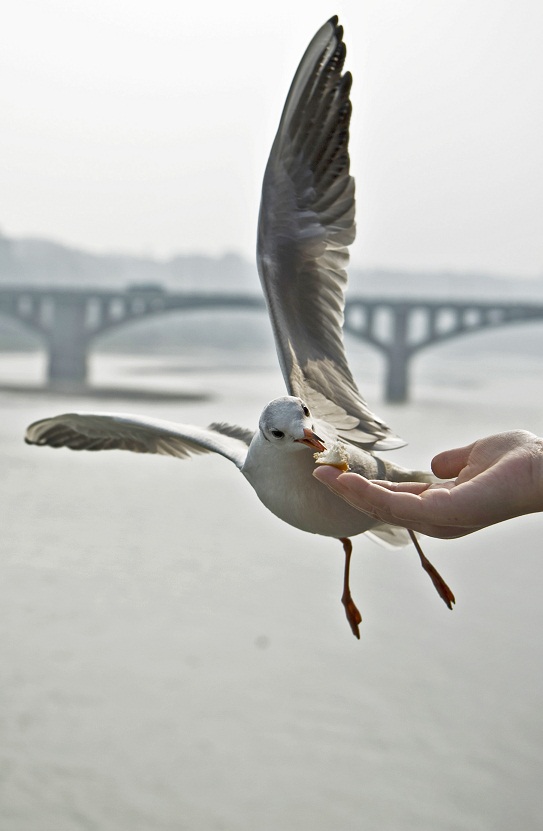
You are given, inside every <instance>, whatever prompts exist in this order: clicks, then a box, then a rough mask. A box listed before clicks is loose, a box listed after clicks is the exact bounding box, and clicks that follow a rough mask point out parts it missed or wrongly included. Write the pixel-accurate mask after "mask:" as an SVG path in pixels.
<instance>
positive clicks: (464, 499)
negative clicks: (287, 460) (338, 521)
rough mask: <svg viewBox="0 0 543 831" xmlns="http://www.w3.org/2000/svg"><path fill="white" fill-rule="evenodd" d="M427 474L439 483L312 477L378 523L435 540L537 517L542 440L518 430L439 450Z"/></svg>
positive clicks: (334, 474)
mask: <svg viewBox="0 0 543 831" xmlns="http://www.w3.org/2000/svg"><path fill="white" fill-rule="evenodd" d="M432 470H433V472H434V473H435V475H436V476H438V477H439V478H440V479H445V480H447V481H443V482H435V483H432V484H425V483H421V482H388V481H373V482H371V481H369V480H368V479H364V477H362V476H359V475H358V474H356V473H340V472H339V471H338V470H337V469H336V468H333V467H330V466H327V465H322V466H320V467H317V468H315V470H314V472H313V476H314V477H315V478H316V479H318V480H319V482H323V483H324V484H325V485H327V486H328V487H329V488H330V489H331V490H333V491H334V492H335V493H337V494H339V496H342V497H343V498H344V499H346V500H347V502H349V503H350V504H351V505H353V506H354V507H355V508H358V509H359V510H360V511H363V512H364V513H366V514H369V515H370V516H372V517H375V519H378V520H380V521H381V522H389V523H391V524H392V525H402V526H403V527H404V528H409V529H410V530H412V531H419V532H420V533H421V534H427V535H428V536H430V537H442V538H443V539H452V538H454V537H462V536H464V535H465V534H471V533H472V532H473V531H478V530H479V529H481V528H485V527H486V526H488V525H493V524H495V523H497V522H502V521H503V520H506V519H511V518H512V517H515V516H521V515H522V514H529V513H533V512H535V511H543V439H541V438H539V437H538V436H535V435H534V434H533V433H529V432H527V431H525V430H512V431H510V432H507V433H498V434H496V435H494V436H488V437H487V438H484V439H479V440H478V441H475V442H473V444H470V445H468V446H467V447H459V448H455V449H453V450H445V451H444V452H443V453H439V454H438V455H437V456H435V457H434V459H433V460H432ZM452 477H456V478H452Z"/></svg>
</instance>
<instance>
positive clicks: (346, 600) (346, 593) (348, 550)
mask: <svg viewBox="0 0 543 831" xmlns="http://www.w3.org/2000/svg"><path fill="white" fill-rule="evenodd" d="M339 541H340V542H341V543H343V550H344V552H345V571H344V574H343V595H342V598H341V602H342V603H343V605H344V606H345V614H346V615H347V620H348V621H349V626H350V627H351V629H352V632H353V635H354V636H355V638H358V640H360V630H359V628H358V624H359V623H361V622H362V615H361V614H360V612H359V611H358V609H357V608H356V605H355V602H354V600H353V598H352V597H351V589H350V587H349V568H350V565H351V554H352V550H353V545H352V542H351V541H350V539H349V538H348V537H340V538H339Z"/></svg>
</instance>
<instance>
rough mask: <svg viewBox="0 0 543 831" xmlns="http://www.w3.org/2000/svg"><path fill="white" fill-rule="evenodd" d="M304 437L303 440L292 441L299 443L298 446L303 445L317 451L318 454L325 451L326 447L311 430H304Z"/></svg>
mask: <svg viewBox="0 0 543 831" xmlns="http://www.w3.org/2000/svg"><path fill="white" fill-rule="evenodd" d="M304 436H305V438H303V439H294V441H297V442H299V443H300V444H305V445H307V447H312V448H313V450H318V451H319V453H322V452H323V451H324V450H326V447H325V446H324V444H323V443H322V439H320V438H319V437H318V436H317V434H316V433H314V432H313V430H308V429H307V428H304Z"/></svg>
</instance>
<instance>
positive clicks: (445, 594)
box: [409, 531, 456, 609]
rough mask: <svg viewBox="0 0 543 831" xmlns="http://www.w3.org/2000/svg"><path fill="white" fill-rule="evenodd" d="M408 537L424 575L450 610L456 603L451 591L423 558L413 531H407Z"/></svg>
mask: <svg viewBox="0 0 543 831" xmlns="http://www.w3.org/2000/svg"><path fill="white" fill-rule="evenodd" d="M409 536H410V537H411V539H412V541H413V545H414V546H415V548H416V549H417V554H418V555H419V557H420V562H421V565H422V567H423V569H424V571H425V572H426V574H428V575H429V577H430V580H431V581H432V583H433V584H434V586H435V589H436V591H437V593H438V595H439V596H440V597H441V599H442V600H443V602H444V603H446V604H447V606H448V607H449V609H452V607H453V603H456V600H455V599H454V594H453V593H452V591H451V590H450V588H449V587H448V585H447V584H446V582H445V580H444V579H443V577H442V576H441V574H440V573H439V572H438V571H437V569H435V568H434V566H433V565H432V563H431V562H430V560H429V559H428V558H427V557H425V555H424V552H423V550H422V548H421V547H420V543H419V541H418V539H417V538H416V536H415V534H414V533H413V531H409Z"/></svg>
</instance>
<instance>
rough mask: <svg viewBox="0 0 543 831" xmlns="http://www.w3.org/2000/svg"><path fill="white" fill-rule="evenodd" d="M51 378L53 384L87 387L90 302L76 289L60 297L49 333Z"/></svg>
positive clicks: (48, 366) (48, 364)
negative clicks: (87, 313) (77, 292)
mask: <svg viewBox="0 0 543 831" xmlns="http://www.w3.org/2000/svg"><path fill="white" fill-rule="evenodd" d="M47 345H48V362H47V379H48V381H49V384H51V386H64V385H66V386H83V385H84V384H85V383H86V380H87V371H88V360H87V348H88V338H87V336H86V303H85V301H84V298H81V297H78V295H77V294H76V293H74V292H72V293H70V294H69V293H68V292H66V294H61V295H59V296H58V297H57V298H56V302H55V306H54V318H53V321H52V325H51V327H50V329H49V331H48V333H47Z"/></svg>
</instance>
